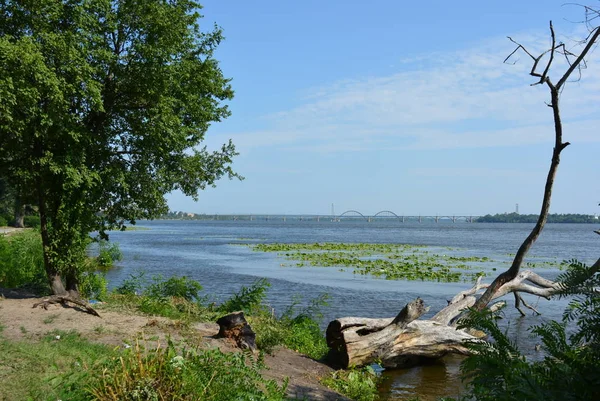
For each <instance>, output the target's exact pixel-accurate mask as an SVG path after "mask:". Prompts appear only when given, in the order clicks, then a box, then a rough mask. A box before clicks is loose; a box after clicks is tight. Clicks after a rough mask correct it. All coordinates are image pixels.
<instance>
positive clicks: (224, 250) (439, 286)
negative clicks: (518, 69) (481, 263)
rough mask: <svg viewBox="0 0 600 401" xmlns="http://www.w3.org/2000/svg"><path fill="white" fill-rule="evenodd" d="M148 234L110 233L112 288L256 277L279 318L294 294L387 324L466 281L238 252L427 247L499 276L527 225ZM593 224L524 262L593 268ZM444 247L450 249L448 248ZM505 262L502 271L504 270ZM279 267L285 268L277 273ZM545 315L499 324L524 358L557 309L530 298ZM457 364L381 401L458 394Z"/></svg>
mask: <svg viewBox="0 0 600 401" xmlns="http://www.w3.org/2000/svg"><path fill="white" fill-rule="evenodd" d="M138 226H141V227H147V228H149V230H139V231H125V232H115V233H112V234H111V240H112V241H114V242H118V243H119V245H120V248H121V250H122V252H123V255H124V259H123V261H122V262H120V263H119V267H118V268H117V269H114V270H112V271H111V272H109V273H108V275H107V278H108V280H109V282H110V284H111V286H117V285H119V284H120V283H121V282H122V281H123V280H125V279H127V278H128V277H129V275H130V274H132V273H134V272H136V271H137V270H140V269H143V270H145V271H146V272H147V274H148V275H150V276H151V275H154V274H162V275H163V276H166V277H169V276H172V275H185V276H188V277H191V278H193V279H196V280H198V281H199V282H200V283H201V284H202V285H203V287H204V292H205V293H206V294H213V295H211V296H212V297H214V300H215V301H216V302H219V301H221V300H223V299H225V298H227V297H229V296H230V295H231V294H232V293H234V292H236V291H238V290H239V288H240V287H241V286H242V285H246V286H248V285H250V284H252V283H253V282H254V281H255V280H256V279H257V278H259V277H267V278H268V279H269V281H270V282H271V288H270V289H269V293H268V302H269V304H270V305H271V306H272V307H274V308H275V310H276V311H282V310H283V309H285V308H286V307H287V306H288V305H290V303H291V301H292V296H293V295H294V294H301V295H302V296H303V297H304V299H305V300H307V299H311V298H315V297H317V296H319V295H320V294H322V293H327V294H329V296H330V306H329V307H327V308H326V309H325V310H324V314H325V319H324V322H323V324H324V326H325V325H326V324H327V323H328V322H329V321H330V320H333V319H335V318H339V317H344V316H365V317H392V316H395V315H396V314H397V313H398V311H399V310H400V309H401V308H402V307H403V306H404V305H405V304H406V303H407V302H409V301H411V300H412V299H414V298H416V297H417V296H419V297H421V298H423V299H424V301H425V303H426V304H428V305H431V306H432V308H431V311H432V312H435V311H437V310H439V309H440V308H441V307H443V306H444V305H446V300H447V299H450V298H452V296H454V295H455V294H456V293H457V292H458V291H461V290H463V289H466V288H469V287H470V284H469V283H435V282H414V281H387V280H385V279H381V278H372V277H368V276H361V275H354V274H353V273H352V272H351V271H346V272H340V271H338V269H336V268H319V267H302V268H298V267H290V266H288V265H289V263H286V261H285V260H284V259H282V258H281V257H278V256H277V255H276V254H273V253H263V252H255V251H253V250H252V249H251V247H248V246H247V245H245V244H257V243H273V242H285V243H303V242H308V243H314V242H349V243H358V242H368V243H401V244H413V245H427V246H430V247H432V249H431V250H432V252H435V253H455V254H457V255H461V256H487V257H489V258H491V259H493V260H494V261H496V262H495V263H497V268H498V271H501V270H502V269H505V268H506V264H505V263H506V262H508V261H510V260H511V256H510V254H514V252H515V251H516V250H517V248H518V247H519V245H520V244H521V242H522V241H523V239H524V238H525V237H526V236H527V235H528V234H529V231H530V229H531V227H532V225H529V224H479V223H473V224H470V223H464V222H461V223H451V222H440V223H433V222H431V223H416V222H407V223H400V222H396V221H393V222H392V221H389V222H388V221H376V222H371V223H367V222H364V221H352V220H348V221H341V222H337V223H334V222H329V221H327V222H323V221H321V222H316V221H294V220H290V219H288V220H287V221H285V222H284V221H274V220H269V221H264V220H263V221H256V220H255V221H175V220H165V221H143V222H140V223H139V224H138ZM597 228H598V227H597V226H594V225H580V224H549V225H547V227H546V229H545V230H544V232H543V233H542V235H541V237H540V239H539V240H538V242H537V243H536V245H535V246H534V248H533V249H532V250H531V252H530V255H531V258H530V259H529V260H530V261H532V262H537V261H545V260H548V261H562V260H568V259H572V258H576V259H579V260H580V261H584V262H588V263H590V262H593V261H595V260H596V259H597V257H598V250H599V248H600V247H599V245H600V237H598V235H596V234H594V233H593V232H592V231H593V230H594V229H597ZM448 247H450V248H452V249H448ZM503 262H504V263H503ZM282 264H285V265H286V266H282ZM539 272H540V274H542V275H543V276H545V277H548V278H554V277H556V275H557V274H558V273H559V271H558V270H556V269H554V268H553V269H539ZM528 300H529V302H530V303H532V304H534V305H536V306H537V307H538V309H539V310H540V311H541V312H542V313H543V315H542V316H541V317H534V316H528V317H526V318H523V319H519V318H518V317H517V314H515V313H514V312H513V311H512V309H508V310H507V312H506V315H507V319H505V323H504V324H506V325H507V327H508V329H509V332H510V333H511V335H512V336H513V337H514V338H515V339H516V340H517V341H518V342H519V344H520V345H521V346H522V347H523V348H524V349H526V350H533V347H534V346H535V339H531V338H530V337H529V335H528V332H527V327H529V326H530V325H531V324H539V323H540V322H542V321H544V320H547V319H560V316H561V314H562V310H563V309H564V306H565V302H564V301H545V300H538V299H537V298H529V299H528ZM459 363H460V358H458V357H449V358H447V359H446V360H444V361H443V362H440V363H436V364H434V365H430V366H425V367H420V368H413V369H404V370H396V371H387V372H384V375H385V376H386V377H387V379H388V380H386V381H385V383H384V385H383V386H382V388H381V395H382V398H383V399H387V400H404V399H408V398H410V397H413V396H415V395H419V396H420V397H421V399H422V400H430V399H431V400H434V399H436V398H437V397H440V396H444V395H456V394H457V393H458V392H459V391H460V379H459Z"/></svg>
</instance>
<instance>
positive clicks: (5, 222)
mask: <svg viewBox="0 0 600 401" xmlns="http://www.w3.org/2000/svg"><path fill="white" fill-rule="evenodd" d="M7 225H8V220H6V219H5V218H4V216H0V227H5V226H7Z"/></svg>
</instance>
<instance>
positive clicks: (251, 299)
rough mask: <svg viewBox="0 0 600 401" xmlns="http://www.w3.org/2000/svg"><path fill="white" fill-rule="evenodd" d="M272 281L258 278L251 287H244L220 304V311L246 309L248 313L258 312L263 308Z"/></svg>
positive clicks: (227, 311) (228, 311)
mask: <svg viewBox="0 0 600 401" xmlns="http://www.w3.org/2000/svg"><path fill="white" fill-rule="evenodd" d="M270 286H271V283H269V281H268V280H267V279H266V278H261V279H259V280H256V281H255V282H254V283H253V284H252V285H251V286H250V287H246V286H242V288H241V289H240V290H239V291H238V292H237V293H236V294H234V295H233V296H232V297H231V298H229V299H228V300H227V301H225V302H223V304H221V305H220V306H219V308H218V309H219V311H222V312H226V313H230V312H236V311H240V310H242V311H244V312H246V313H247V314H252V313H253V312H257V311H258V310H259V309H261V308H262V304H263V301H264V299H265V296H266V294H267V289H268V288H269V287H270Z"/></svg>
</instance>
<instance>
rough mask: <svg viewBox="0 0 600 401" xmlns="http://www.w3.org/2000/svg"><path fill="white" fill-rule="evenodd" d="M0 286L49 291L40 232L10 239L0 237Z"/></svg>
mask: <svg viewBox="0 0 600 401" xmlns="http://www.w3.org/2000/svg"><path fill="white" fill-rule="evenodd" d="M0 286H2V287H8V288H16V287H23V286H30V287H32V288H34V289H35V290H39V291H42V292H47V291H48V284H47V280H46V272H45V270H44V256H43V253H42V238H41V236H40V233H39V232H36V231H29V230H28V231H24V232H21V233H18V234H14V235H11V236H10V237H8V236H4V235H0Z"/></svg>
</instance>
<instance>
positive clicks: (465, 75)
mask: <svg viewBox="0 0 600 401" xmlns="http://www.w3.org/2000/svg"><path fill="white" fill-rule="evenodd" d="M572 36H577V35H575V34H573V35H572ZM514 37H515V39H517V38H518V37H519V35H515V36H514ZM521 39H523V43H527V44H531V43H533V44H534V45H532V47H533V48H536V50H539V49H541V47H540V45H539V44H541V45H544V44H547V42H548V38H547V36H545V35H543V34H542V33H539V34H532V33H528V34H524V35H522V38H521ZM536 45H537V46H536ZM513 48H514V46H513V45H512V44H511V43H510V42H509V41H508V40H507V39H503V40H502V39H499V38H494V39H490V40H486V41H482V42H481V43H479V44H478V45H477V46H475V47H472V48H470V49H466V50H464V51H461V52H456V53H436V54H430V55H420V56H417V57H415V58H413V59H410V60H401V61H402V62H403V63H400V64H401V66H400V68H402V70H400V71H397V72H396V73H394V74H391V75H388V76H380V77H368V78H364V79H354V80H343V81H339V82H335V83H333V84H332V85H330V86H327V87H321V88H314V89H312V90H311V93H309V94H307V95H306V96H305V97H303V98H301V99H298V100H299V101H301V102H302V104H301V105H299V106H298V107H295V108H292V109H289V110H283V111H280V112H277V113H274V114H271V115H268V116H267V118H266V120H265V121H266V122H267V125H268V129H266V130H257V131H250V132H243V133H241V132H240V133H234V134H231V136H232V137H233V138H234V142H235V143H236V145H237V146H238V148H239V149H242V151H243V150H244V149H249V148H253V147H265V146H278V147H280V148H286V149H303V150H312V151H321V152H339V151H355V150H356V151H359V150H361V151H364V150H378V149H430V148H477V147H491V146H514V145H523V144H535V143H541V142H551V141H552V140H553V131H552V114H551V110H550V108H548V107H546V106H545V104H544V102H546V101H548V100H549V92H548V90H547V88H546V87H545V86H543V85H537V86H530V84H531V83H533V82H535V78H534V77H530V76H529V75H528V73H529V69H530V65H531V64H530V59H529V57H528V56H527V55H526V54H524V53H522V52H521V53H519V54H518V55H516V58H514V60H515V61H517V63H516V64H514V65H509V64H504V63H503V60H504V57H506V55H508V54H509V53H510V52H511V51H512V49H513ZM556 79H557V78H556ZM598 104H600V55H599V54H598V52H594V53H592V55H591V56H590V60H589V63H588V69H587V70H585V71H583V78H582V80H581V81H579V82H570V83H568V84H567V86H566V88H565V91H564V93H563V94H562V97H561V105H562V115H563V119H564V120H565V122H566V125H565V131H566V133H565V134H566V137H565V140H569V141H576V140H577V141H580V142H598V141H600V136H599V135H597V134H596V131H597V127H598V126H600V124H599V123H600V120H598V119H597V116H598V111H599V110H598ZM263 122H264V121H263Z"/></svg>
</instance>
